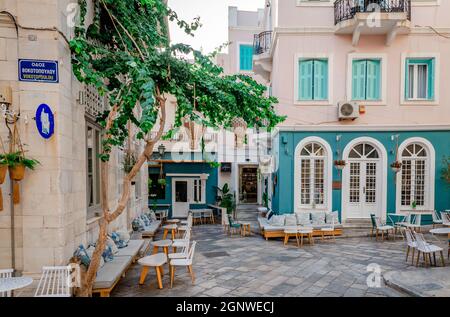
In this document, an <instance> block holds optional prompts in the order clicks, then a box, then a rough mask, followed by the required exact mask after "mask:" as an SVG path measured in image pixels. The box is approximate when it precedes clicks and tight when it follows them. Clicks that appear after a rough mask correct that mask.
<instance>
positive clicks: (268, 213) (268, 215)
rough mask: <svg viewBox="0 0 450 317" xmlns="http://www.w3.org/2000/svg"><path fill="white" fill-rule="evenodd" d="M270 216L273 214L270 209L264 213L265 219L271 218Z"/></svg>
mask: <svg viewBox="0 0 450 317" xmlns="http://www.w3.org/2000/svg"><path fill="white" fill-rule="evenodd" d="M272 216H273V212H272V210H269V211H268V212H267V214H266V219H267V220H270V218H272Z"/></svg>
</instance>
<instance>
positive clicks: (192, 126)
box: [183, 111, 205, 150]
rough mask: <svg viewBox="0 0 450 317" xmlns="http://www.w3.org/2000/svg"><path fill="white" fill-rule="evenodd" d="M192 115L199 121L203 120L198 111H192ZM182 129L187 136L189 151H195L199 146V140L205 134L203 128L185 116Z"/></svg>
mask: <svg viewBox="0 0 450 317" xmlns="http://www.w3.org/2000/svg"><path fill="white" fill-rule="evenodd" d="M193 114H194V115H195V116H197V117H198V118H199V119H200V120H201V119H202V118H203V115H202V114H201V113H200V112H198V111H194V112H193ZM183 127H184V129H185V131H186V133H187V135H188V136H189V143H190V148H191V150H197V149H198V146H199V144H200V140H201V138H202V136H203V134H204V133H205V127H204V126H203V124H201V123H198V122H196V121H195V120H192V119H191V117H190V116H189V115H186V116H185V117H184V118H183Z"/></svg>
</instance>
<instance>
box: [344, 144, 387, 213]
mask: <svg viewBox="0 0 450 317" xmlns="http://www.w3.org/2000/svg"><path fill="white" fill-rule="evenodd" d="M348 163H349V164H348V165H349V166H348V168H347V169H346V177H347V179H346V184H348V191H347V193H348V194H347V197H346V198H345V199H346V202H347V204H346V205H347V218H354V219H367V218H370V214H375V215H377V216H380V214H381V190H380V189H381V169H380V168H381V161H380V154H379V153H378V150H377V149H376V148H375V147H373V146H372V145H370V144H368V143H362V144H359V145H356V146H355V147H354V148H353V149H352V150H351V151H350V154H349V158H348Z"/></svg>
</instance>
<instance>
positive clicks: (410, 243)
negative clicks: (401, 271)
mask: <svg viewBox="0 0 450 317" xmlns="http://www.w3.org/2000/svg"><path fill="white" fill-rule="evenodd" d="M405 235H406V243H407V244H408V246H410V247H415V246H416V245H415V241H414V236H413V233H412V231H411V230H410V229H409V228H407V229H406V230H405Z"/></svg>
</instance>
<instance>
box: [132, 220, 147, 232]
mask: <svg viewBox="0 0 450 317" xmlns="http://www.w3.org/2000/svg"><path fill="white" fill-rule="evenodd" d="M131 226H132V227H133V231H137V232H140V231H143V230H144V227H145V223H144V221H142V219H140V218H135V219H133V222H132V223H131Z"/></svg>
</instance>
